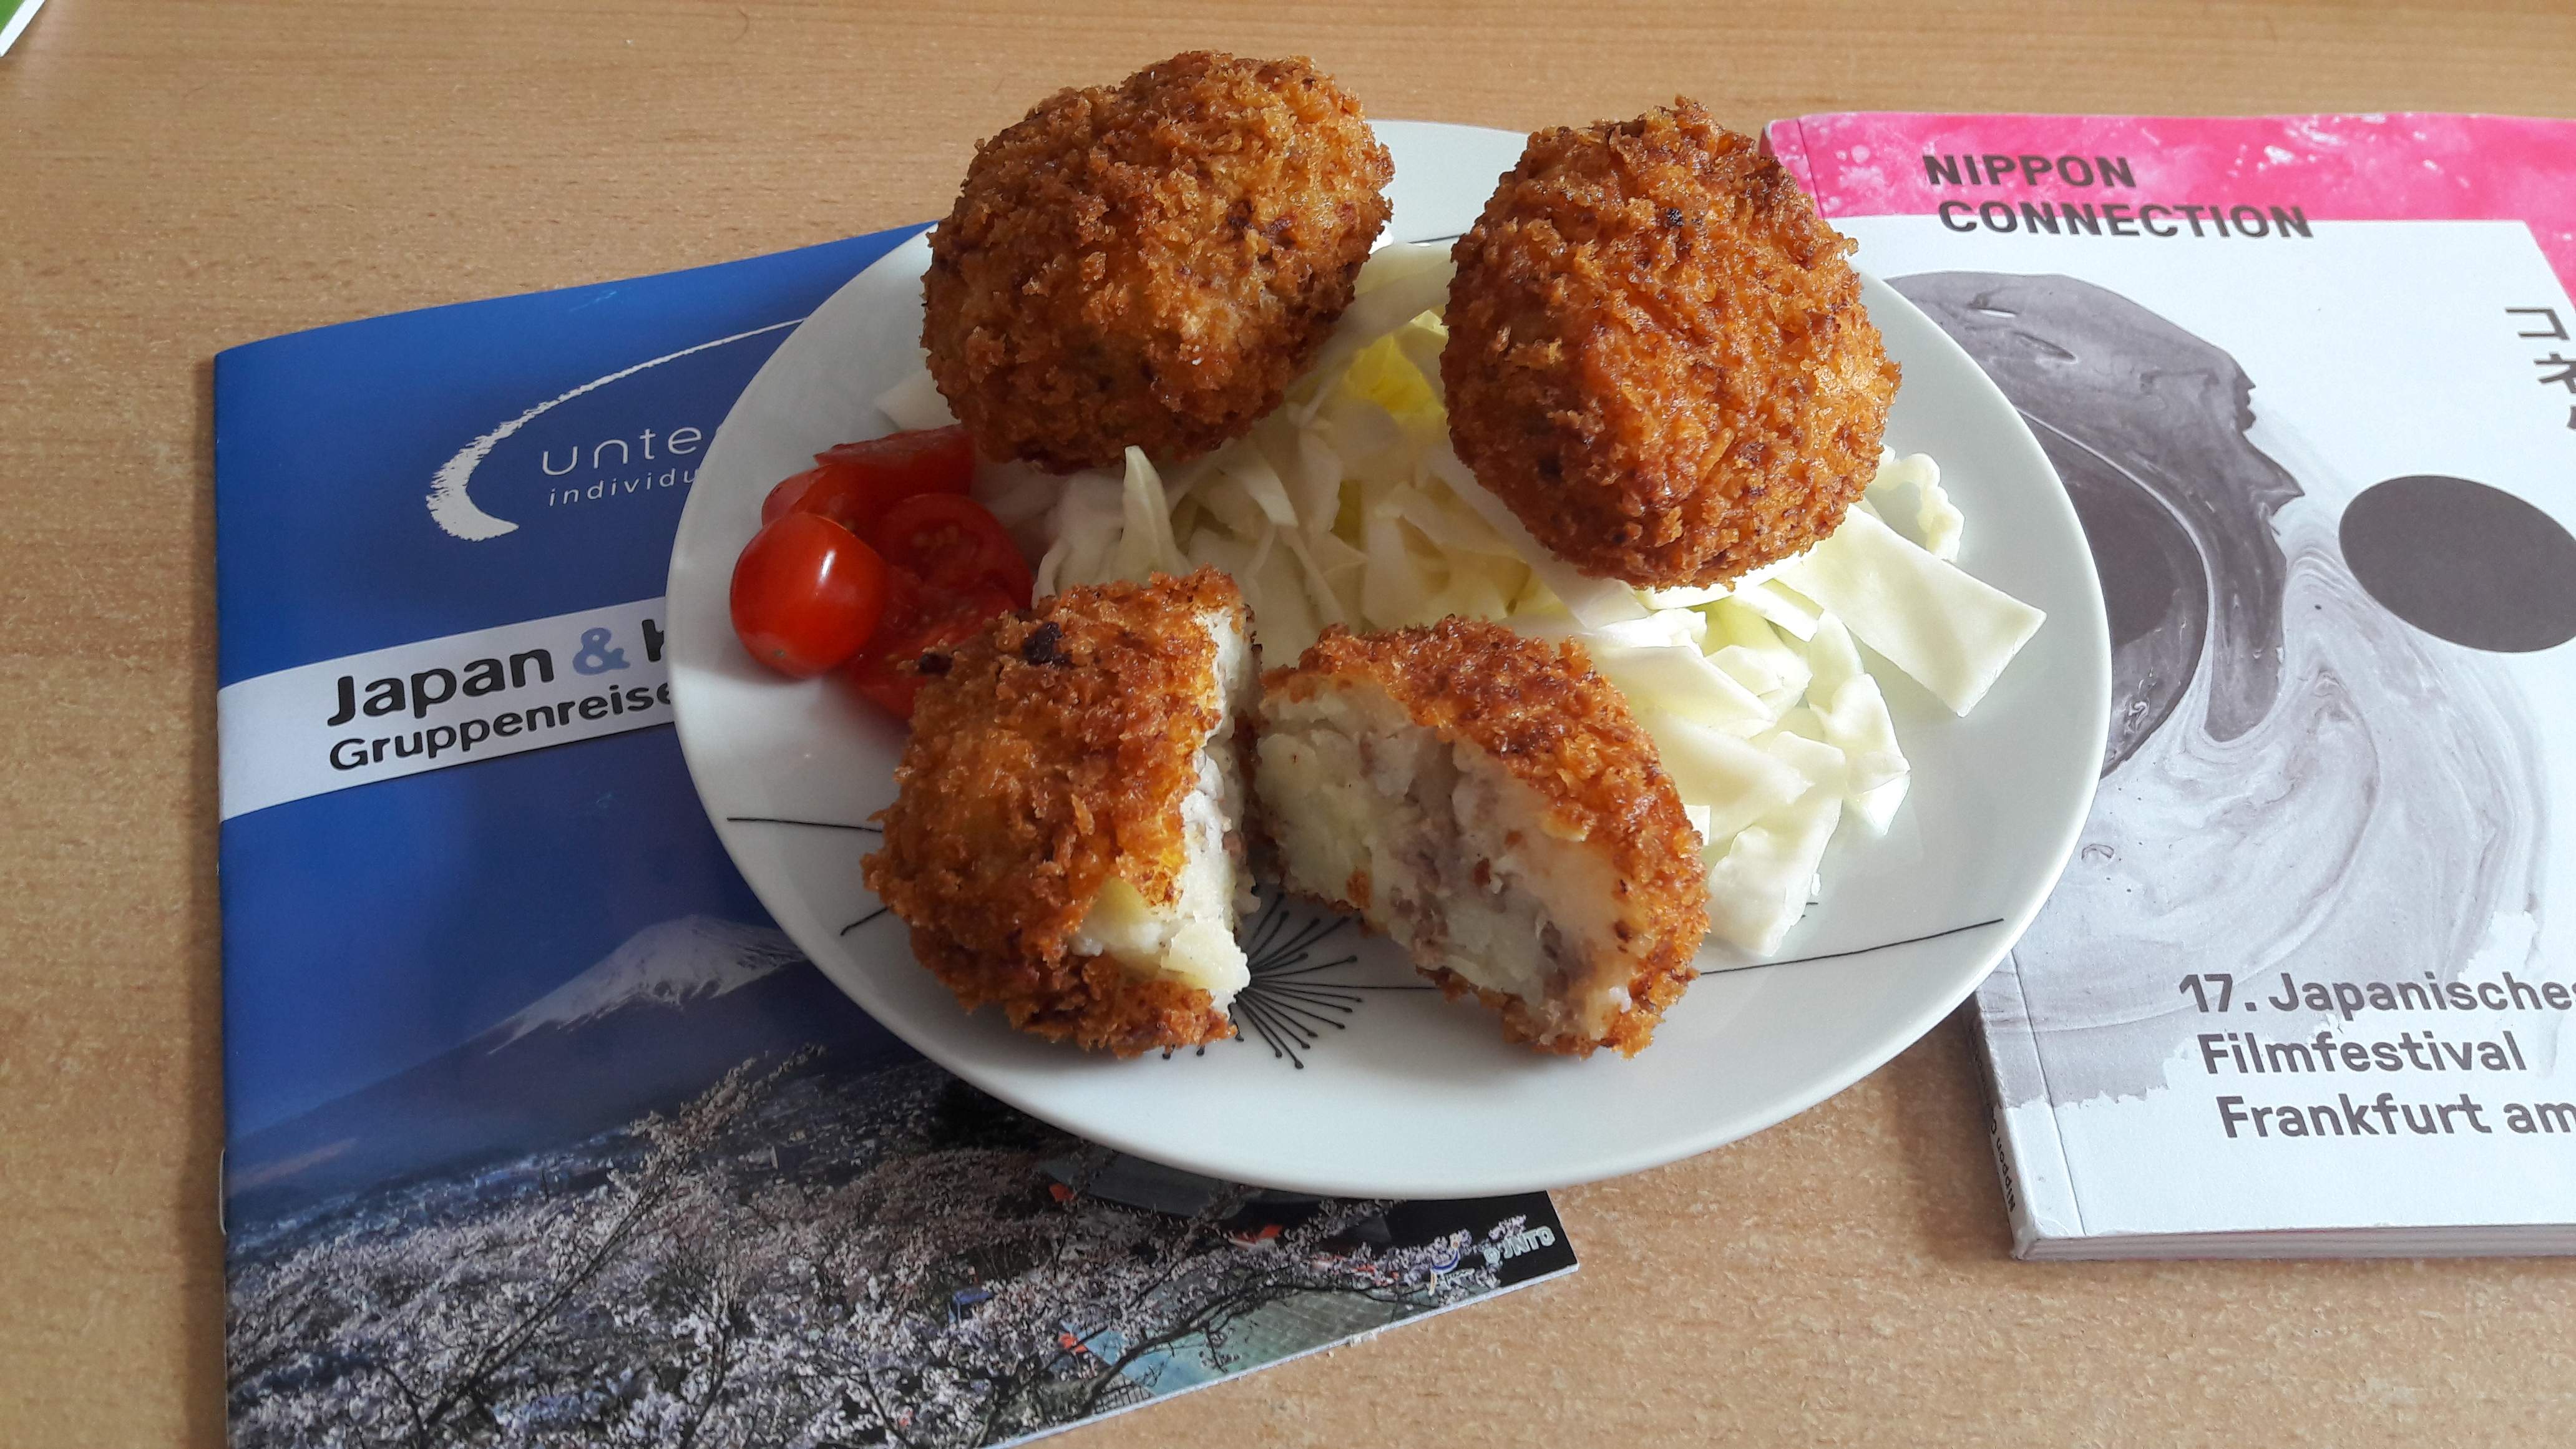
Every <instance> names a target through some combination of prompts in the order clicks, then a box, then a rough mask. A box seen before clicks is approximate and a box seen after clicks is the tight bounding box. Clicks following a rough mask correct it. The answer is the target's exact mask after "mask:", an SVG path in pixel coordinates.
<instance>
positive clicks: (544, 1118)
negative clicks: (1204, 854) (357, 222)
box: [215, 232, 1574, 1449]
mask: <svg viewBox="0 0 2576 1449" xmlns="http://www.w3.org/2000/svg"><path fill="white" fill-rule="evenodd" d="M906 235H909V233H908V232H902V233H883V234H879V235H876V236H868V237H860V238H856V239H853V240H849V241H843V242H837V243H832V244H829V245H825V246H819V247H811V248H807V249H804V250H800V251H793V252H787V253H783V254H780V255H776V256H770V257H762V258H756V259H753V260H749V261H743V262H737V263H732V264H728V265H724V266H717V267H709V268H703V269H699V270H695V271H688V272H678V273H673V274H669V275H666V276H658V277H648V278H643V279H639V280H633V281H626V282H617V283H611V284H607V285H602V286H596V287H584V288H576V289H572V290H567V291H559V292H550V293H544V294H539V295H534V296H526V297H514V298H507V299H502V300H497V301H490V302H479V303H470V304H466V305H462V306H454V307H444V308H438V309H434V310H430V311H424V312H415V313H409V314H404V315H401V316H394V317H383V318H377V319H374V320H371V321H365V322H357V323H351V324H347V325H344V326H339V327H330V328H324V329H322V330H319V331H315V332H308V333H302V334H298V335H295V336H291V337H284V338H277V339H273V340H270V341H266V342H259V343H254V344H251V345H249V346H245V347H239V348H235V349H233V350H231V351H228V352H225V353H224V354H222V355H221V356H220V357H219V358H218V359H217V360H216V367H215V470H216V504H215V506H216V532H217V539H216V547H217V573H218V578H217V588H218V595H219V598H218V606H219V611H220V612H219V621H220V641H219V651H220V664H219V671H220V694H219V697H218V706H217V715H218V725H219V729H220V732H221V742H220V756H221V792H222V812H223V825H222V842H221V852H222V854H221V868H222V890H223V907H224V923H223V930H224V942H223V944H224V1090H225V1114H226V1155H225V1164H224V1215H225V1228H226V1232H227V1264H226V1282H227V1293H228V1304H227V1309H226V1314H225V1344H226V1360H227V1367H228V1371H229V1378H230V1400H229V1417H230V1427H231V1438H232V1442H233V1444H235V1445H236V1446H240V1449H253V1446H260V1445H306V1444H317V1443H379V1442H388V1443H389V1442H397V1441H399V1442H404V1443H422V1444H427V1443H458V1444H480V1443H492V1444H517V1443H619V1444H627V1443H633V1444H673V1445H680V1444H691V1445H727V1444H762V1445H768V1444H823V1443H903V1444H911V1445H924V1446H927V1445H984V1444H996V1443H1003V1442H1008V1441H1011V1440H1015V1439H1018V1438H1022V1437H1025V1436H1028V1435H1031V1434H1036V1433H1042V1432H1045V1431H1048V1430H1051V1429H1054V1428H1059V1427H1063V1426H1065V1425H1068V1424H1071V1423H1076V1422H1080V1421H1082V1420H1085V1419H1087V1418H1091V1417H1094V1416H1097V1415H1100V1414H1104V1413H1109V1412H1113V1411H1117V1410H1121V1409H1125V1408H1129V1407H1133V1406H1135V1405H1138V1404H1142V1403H1146V1402H1149V1401H1151V1400H1153V1399H1155V1398H1158V1397H1160V1396H1163V1395H1166V1394H1170V1393H1174V1392H1178V1391H1180V1390H1184V1389H1188V1388H1192V1387H1195V1386H1198V1385H1201V1384H1205V1383H1208V1382H1212V1381H1215V1380H1217V1379H1221V1378H1224V1377H1226V1376H1228V1375H1231V1374H1235V1373H1239V1372H1242V1371H1244V1370H1247V1369H1251V1368H1257V1367H1259V1366H1261V1365H1264V1364H1268V1363H1273V1362H1277V1361H1279V1360H1280V1359H1283V1358H1287V1357H1290V1356H1293V1355H1296V1354H1299V1353H1303V1352H1307V1351H1309V1350H1312V1349H1316V1348H1320V1347H1324V1346H1327V1345H1330V1344H1333V1343H1337V1342H1342V1341H1345V1340H1347V1339H1349V1338H1351V1337H1353V1336H1355V1335H1361V1334H1366V1333H1369V1332H1373V1331H1375V1330H1377V1329H1379V1328H1382V1327H1384V1326H1386V1325H1388V1324H1392V1323H1396V1322H1401V1321H1404V1320H1406V1319H1410V1318H1414V1317H1419V1316H1421V1315H1423V1314H1426V1313H1430V1312H1435V1311H1438V1310H1440V1309H1444V1308H1448V1307H1452V1306H1455V1305H1458V1304H1462V1303H1467V1302H1472V1301H1474V1300H1476V1299H1478V1298H1481V1297H1484V1296H1487V1295H1490V1294H1493V1293H1495V1292H1499V1291H1502V1290H1504V1289H1508V1288H1512V1287H1516V1286H1519V1285H1521V1284H1525V1283H1529V1282H1533V1281H1537V1280H1539V1279H1542V1278H1546V1277H1549V1276H1552V1275H1554V1274H1558V1273H1562V1272H1565V1271H1569V1270H1571V1269H1572V1267H1573V1266H1574V1258H1573V1253H1572V1249H1571V1247H1570V1246H1569V1245H1568V1244H1567V1243H1566V1241H1565V1236H1564V1228H1563V1226H1562V1224H1560V1223H1559V1222H1558V1221H1557V1219H1556V1216H1555V1213H1554V1211H1553V1209H1552V1208H1551V1206H1550V1204H1549V1202H1548V1199H1547V1198H1546V1197H1545V1196H1544V1195H1542V1194H1532V1195H1527V1196H1521V1197H1512V1198H1496V1199H1485V1200H1478V1201H1469V1202H1358V1201H1335V1200H1325V1199H1318V1198H1314V1197H1309V1196H1299V1195H1293V1194H1284V1193H1278V1192H1269V1191H1262V1190H1258V1189H1255V1188H1250V1187H1243V1186H1237V1185H1233V1184H1226V1183H1219V1182H1213V1181H1209V1180H1206V1179H1202V1178H1197V1177H1192V1176H1190V1175H1188V1174H1185V1173H1180V1172H1176V1171H1172V1170H1169V1169H1165V1168H1161V1167H1157V1166H1155V1165H1153V1164H1150V1163H1145V1162H1141V1161H1137V1160H1134V1159H1130V1158H1125V1157H1121V1156H1118V1155H1116V1154H1114V1153H1110V1152H1108V1151H1105V1150H1103V1149H1100V1148H1097V1147H1094V1146H1091V1145H1089V1144H1086V1143H1083V1142H1081V1141H1078V1140H1075V1139H1073V1138H1071V1137H1069V1136H1067V1135H1065V1134H1064V1133H1061V1132H1059V1131H1056V1130H1054V1129H1052V1128H1049V1127H1047V1126H1045V1125H1043V1124H1041V1123H1039V1122H1037V1121H1035V1120H1033V1119H1031V1118H1028V1117H1026V1116H1023V1115H1021V1114H1020V1113H1018V1112H1016V1111H1013V1110H1011V1109H1009V1108H1006V1107H1004V1106H1002V1105H1000V1104H998V1103H996V1102H995V1101H993V1100H991V1099H989V1098H987V1097H985V1096H983V1095H981V1094H980V1093H978V1092H976V1091H975V1090H974V1089H972V1088H970V1087H968V1086H967V1085H965V1084H964V1083H962V1082H960V1081H957V1080H956V1079H954V1078H951V1077H949V1076H948V1075H947V1074H945V1073H944V1072H942V1071H940V1070H939V1069H938V1068H937V1067H935V1066H933V1065H932V1064H930V1063H929V1062H927V1061H925V1060H923V1059H921V1058H920V1057H918V1056H916V1055H915V1054H914V1053H913V1052H912V1051H911V1050H910V1049H909V1048H907V1047H906V1046H905V1045H904V1044H903V1043H902V1042H900V1041H898V1040H896V1039H895V1038H894V1037H893V1036H891V1035H890V1034H888V1033H887V1032H886V1031H885V1030H884V1029H883V1028H881V1027H880V1026H879V1025H878V1024H877V1023H876V1022H874V1021H873V1020H871V1019H870V1018H869V1017H868V1016H867V1015H866V1014H865V1013H863V1012H861V1011H860V1010H859V1009H858V1008H857V1007H856V1006H854V1005H853V1004H851V1003H850V1002H849V1001H848V1000H847V999H846V998H845V997H843V996H842V995H841V994H840V993H839V992H838V991H837V990H835V989H834V988H833V987H832V986H831V984H830V983H829V982H828V981H826V980H825V979H824V977H823V976H822V975H821V973H819V972H818V971H816V970H815V969H814V968H813V967H812V966H810V965H809V964H807V963H806V962H805V961H804V960H803V959H802V957H801V956H800V955H799V953H798V952H797V950H796V948H795V947H794V946H793V945H792V944H791V943H790V942H789V941H788V940H787V938H786V937H785V936H784V935H783V934H782V933H780V932H779V931H778V930H777V929H776V928H775V926H774V925H773V924H772V923H771V922H770V920H769V918H768V917H767V916H766V915H765V914H763V912H762V911H761V909H760V906H759V904H758V902H757V901H756V900H755V899H754V898H753V896H752V893H751V891H750V890H749V888H748V887H747V886H746V885H745V884H744V883H743V881H742V879H741V878H740V877H739V876H738V875H737V874H736V873H735V872H734V870H733V868H732V866H731V864H730V863H729V862H728V861H727V859H726V857H725V854H724V852H723V849H722V848H721V846H720V845H719V844H718V842H717V840H716V837H715V835H714V832H713V830H712V829H711V828H710V826H709V824H708V822H707V820H706V817H705V815H704V813H703V811H702V810H701V808H700V805H699V803H698V800H697V798H696V795H695V793H694V791H693V790H692V788H691V785H690V781H689V777H688V774H687V771H686V770H685V768H684V767H683V765H682V762H681V758H680V752H679V748H678V744H677V742H676V740H675V738H674V736H673V732H672V730H671V729H670V728H669V724H670V715H671V710H670V700H669V696H668V693H667V688H666V686H665V683H664V671H663V666H662V640H661V618H662V616H661V612H660V610H661V604H660V597H659V596H660V594H661V591H662V587H663V575H664V570H665V567H666V564H667V560H668V557H669V552H670V542H671V537H672V533H673V530H674V528H675V527H676V524H677V521H678V518H679V513H680V508H681V504H682V503H683V501H684V500H685V498H686V496H687V493H688V490H689V487H690V484H691V482H692V479H693V476H694V469H695V467H696V464H697V461H698V459H699V458H700V457H701V455H702V454H703V452H704V449H705V446H706V443H707V440H708V438H709V437H710V436H711V435H712V434H713V433H714V431H715V428H716V425H717V424H718V422H720V421H721V420H722V419H723V417H724V416H725V413H726V412H727V410H728V408H729V407H730V405H731V404H732V402H733V399H734V398H735V397H736V396H737V395H738V394H739V393H740V391H741V390H742V388H743V386H744V385H745V384H746V383H747V382H748V380H749V379H750V378H751V376H752V374H753V372H754V371H755V370H757V369H758V368H759V366H760V365H761V363H762V362H763V361H764V360H765V359H766V358H767V356H768V355H769V353H770V351H771V350H772V349H773V348H774V347H776V345H777V344H778V342H779V341H780V340H782V339H783V338H784V337H785V336H786V335H787V333H788V330H789V329H792V328H793V327H794V326H795V325H796V323H797V322H798V321H799V320H800V319H802V318H803V317H805V316H806V315H807V314H808V313H809V312H811V311H812V310H813V309H814V307H815V306H816V305H817V304H819V303H820V302H821V301H823V300H824V299H825V298H826V297H828V296H829V295H831V293H832V292H833V291H834V290H835V289H837V288H838V287H839V286H840V285H841V284H842V283H843V282H845V281H847V280H848V279H849V278H850V277H851V276H852V275H854V274H855V273H856V272H858V271H859V270H860V269H861V268H863V267H865V266H866V265H867V264H868V263H869V262H871V261H872V260H874V259H875V258H876V257H878V256H879V255H881V254H882V253H883V252H885V251H886V250H887V249H888V248H890V247H891V246H893V245H894V244H895V243H896V242H898V241H900V240H902V238H903V237H904V236H906ZM1241 1049H1243V1050H1261V1049H1263V1048H1261V1047H1260V1046H1258V1045H1257V1044H1255V1045H1250V1046H1245V1047H1242V1048H1241Z"/></svg>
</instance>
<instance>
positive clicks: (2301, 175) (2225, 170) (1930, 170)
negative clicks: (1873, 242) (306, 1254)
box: [1767, 111, 2576, 291]
mask: <svg viewBox="0 0 2576 1449" xmlns="http://www.w3.org/2000/svg"><path fill="white" fill-rule="evenodd" d="M1767 139H1768V141H1769V144H1770V146H1771V148H1772V150H1773V151H1774V152H1775V153H1777V154H1778V155H1779V157H1780V159H1781V161H1782V162H1783V163H1784V164H1786V165H1787V166H1788V167H1789V169H1790V170H1791V171H1792V172H1793V173H1795V174H1796V175H1797V177H1798V179H1799V180H1800V182H1801V183H1803V184H1804V185H1805V186H1806V188H1807V190H1808V192H1809V193H1810V194H1811V195H1813V196H1814V197H1815V198H1816V199H1817V205H1818V207H1819V209H1820V210H1822V211H1823V212H1824V214H1825V215H1826V216H1827V217H1853V216H1923V215H1932V214H1936V213H1937V214H1941V215H1943V217H1944V219H1945V220H1950V221H1953V222H1954V223H1956V224H1960V225H1962V228H1963V229H1973V228H1975V227H1976V226H1978V225H1979V224H1980V217H1979V209H1981V208H1983V207H1985V206H1987V205H1988V204H1991V203H2000V204H2001V209H2000V210H1998V211H1997V213H1996V216H1997V217H1998V218H2003V217H2006V216H2009V215H2012V214H2015V213H2016V212H2017V209H2018V207H2019V205H2020V203H2022V202H2025V201H2027V202H2033V203H2038V202H2053V203H2075V204H2088V203H2089V204H2093V205H2096V206H2118V205H2121V204H2123V203H2126V205H2127V207H2128V210H2129V212H2130V213H2135V212H2137V211H2139V210H2143V209H2144V208H2147V207H2160V208H2162V209H2161V210H2160V211H2159V212H2157V213H2155V215H2154V217H2153V218H2152V219H2153V220H2155V221H2156V222H2157V224H2158V225H2163V226H2177V227H2179V226H2186V225H2189V226H2192V227H2193V228H2194V231H2195V234H2198V228H2199V227H2200V226H2201V225H2204V224H2205V225H2206V226H2208V227H2210V228H2212V229H2213V230H2212V232H2211V234H2212V235H2234V234H2235V232H2234V231H2233V230H2232V229H2230V228H2229V227H2228V221H2227V219H2228V218H2229V217H2231V216H2235V215H2237V212H2238V208H2249V209H2250V210H2249V211H2248V212H2247V213H2246V215H2248V216H2250V217H2251V218H2253V219H2254V220H2255V221H2256V222H2257V223H2258V225H2260V226H2261V227H2262V228H2263V229H2264V230H2276V229H2277V227H2278V222H2277V221H2276V220H2275V219H2274V218H2273V215H2272V213H2273V210H2274V209H2275V208H2278V209H2280V210H2281V211H2282V212H2283V213H2285V214H2288V215H2291V216H2295V217H2297V218H2299V219H2300V220H2302V221H2476V220H2510V221H2520V222H2523V223H2525V224H2526V225H2528V226H2529V227H2530V228H2531V232H2532V235H2533V237H2534V238H2535V239H2536V240H2537V241H2538V242H2539V244H2540V249H2541V251H2542V253H2543V254H2544V255H2546V256H2547V257H2548V258H2549V263H2550V265H2551V267H2552V268H2554V269H2555V270H2556V271H2557V273H2558V275H2559V279H2560V280H2561V281H2563V282H2565V283H2566V284H2567V285H2568V288H2569V290H2570V291H2576V121H2553V120H2527V119H2522V118H2519V117H2512V116H2458V115H2434V114H2413V113H2404V112H2394V113H2389V114H2385V115H2349V116H2262V117H2163V118H2159V117H2139V116H2034V115H1921V114H1910V113H1901V112H1869V111H1861V112H1844V113H1840V114H1834V115H1821V116H1807V117H1802V118H1797V119H1792V120H1783V121H1775V122H1773V123H1772V125H1771V127H1770V130H1769V133H1768V137H1767ZM1944 202H1947V203H1950V204H1951V205H1950V207H1949V208H1948V210H1947V211H1946V212H1944V211H1943V206H1942V204H1943V203H1944ZM2212 212H2214V213H2215V214H2214V215H2209V213H2212ZM2204 217H2206V220H2205V221H2204ZM2124 234H2127V235H2137V234H2140V233H2138V232H2135V231H2132V232H2128V233H2124ZM2255 234H2256V235H2260V234H2262V232H2259V231H2258V232H2255Z"/></svg>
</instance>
